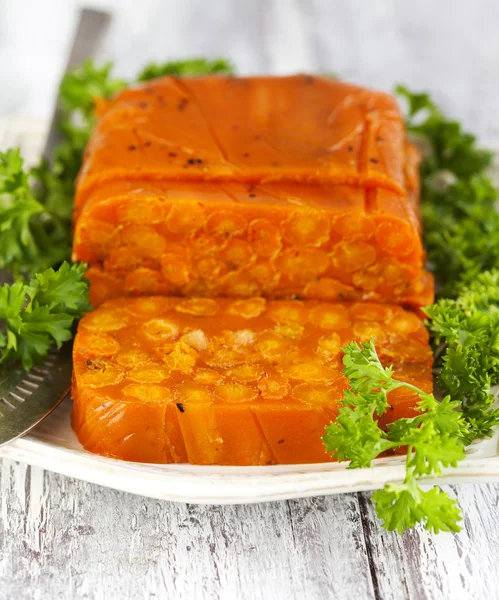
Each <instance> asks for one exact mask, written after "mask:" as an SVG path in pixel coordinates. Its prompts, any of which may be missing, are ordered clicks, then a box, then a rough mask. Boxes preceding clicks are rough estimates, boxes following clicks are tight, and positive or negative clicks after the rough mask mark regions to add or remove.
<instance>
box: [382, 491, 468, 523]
mask: <svg viewBox="0 0 499 600" xmlns="http://www.w3.org/2000/svg"><path fill="white" fill-rule="evenodd" d="M372 500H373V502H374V505H375V507H376V513H377V515H378V517H379V518H380V519H381V520H382V521H383V525H384V527H385V529H388V531H397V532H398V533H403V532H404V531H405V530H406V529H410V528H411V527H414V526H415V525H416V524H418V523H421V524H423V526H424V527H425V528H426V529H428V530H429V531H431V532H433V533H438V532H439V531H448V532H451V533H457V532H459V531H460V530H461V527H460V526H459V521H460V520H461V514H460V511H459V507H458V505H457V502H456V501H455V500H453V499H452V498H449V496H448V495H447V494H446V493H444V492H443V491H441V490H439V489H438V488H437V487H433V488H431V489H430V490H428V491H426V492H425V491H423V490H422V489H421V488H420V487H418V486H416V485H415V484H414V481H411V482H410V483H408V484H407V483H403V484H400V485H387V486H386V487H385V489H383V490H377V491H375V492H374V493H373V495H372Z"/></svg>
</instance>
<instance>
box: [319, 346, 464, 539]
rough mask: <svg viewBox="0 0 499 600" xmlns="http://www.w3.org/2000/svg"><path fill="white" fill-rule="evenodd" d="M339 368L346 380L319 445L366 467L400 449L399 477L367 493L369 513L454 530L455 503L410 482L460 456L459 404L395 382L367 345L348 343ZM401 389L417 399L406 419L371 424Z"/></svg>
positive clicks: (388, 522)
mask: <svg viewBox="0 0 499 600" xmlns="http://www.w3.org/2000/svg"><path fill="white" fill-rule="evenodd" d="M343 351H344V356H343V364H344V370H343V372H344V373H345V375H346V376H347V377H348V379H349V381H350V390H348V391H347V392H346V393H345V396H344V398H343V402H342V405H341V406H340V409H339V412H338V417H337V419H336V421H335V422H334V423H331V424H330V425H329V426H328V427H326V434H325V435H324V438H323V441H324V444H325V446H326V450H327V451H328V452H331V453H332V454H333V456H335V457H336V458H338V460H350V465H349V468H350V469H353V468H358V467H369V466H370V465H371V462H372V461H373V460H374V459H375V458H376V457H377V456H379V455H380V454H381V453H383V452H386V451H388V450H398V449H404V448H407V458H406V463H405V469H406V473H405V479H404V481H403V483H401V484H398V485H387V486H386V487H385V489H383V490H378V491H376V492H374V494H373V501H374V504H375V506H376V512H377V514H378V516H379V518H380V519H382V520H383V521H384V526H385V527H386V528H387V529H389V530H397V531H399V532H402V531H404V530H405V529H407V528H409V527H413V526H414V525H415V524H416V523H420V522H421V523H423V524H424V526H425V527H426V528H427V529H429V530H430V531H434V532H435V533H437V532H438V531H459V525H458V521H459V520H460V519H461V517H460V513H459V509H458V507H457V505H456V502H455V501H454V500H452V499H451V498H449V496H447V495H446V494H445V493H444V492H441V491H440V490H438V488H432V489H430V490H429V491H424V490H422V489H421V488H420V487H419V486H418V484H417V479H418V478H419V477H422V476H427V475H439V474H440V473H441V472H442V468H443V467H455V466H457V463H458V461H460V460H462V459H463V458H464V440H465V439H466V436H467V435H468V429H469V428H468V423H467V422H466V420H465V419H464V417H463V415H462V414H461V413H460V412H458V411H457V410H456V409H457V408H458V407H459V404H460V403H459V402H458V401H453V400H451V398H450V397H449V396H446V397H445V398H444V399H443V400H442V401H441V402H438V401H437V400H436V399H435V397H434V396H433V394H427V393H426V392H424V391H423V390H421V389H419V388H418V387H416V386H414V385H412V384H410V383H407V382H404V381H399V380H397V379H395V378H394V376H393V369H392V368H391V367H383V365H382V364H381V361H380V360H379V358H378V355H377V353H376V348H375V346H374V342H373V341H371V342H369V343H366V342H364V343H362V344H361V345H360V346H359V345H357V344H356V343H355V342H352V343H350V344H348V345H347V346H346V347H345V348H343ZM398 388H406V389H409V390H411V391H412V392H414V393H415V394H417V395H418V396H419V402H418V404H417V406H416V410H417V411H418V412H420V413H421V414H420V415H417V416H415V417H412V418H404V419H399V420H398V421H395V422H394V423H392V424H390V425H389V426H388V428H387V430H386V431H385V430H383V429H382V428H381V427H379V425H378V420H377V419H378V417H380V416H381V415H382V414H383V413H385V411H386V410H387V409H388V407H389V404H388V400H387V396H388V394H389V393H390V392H392V391H394V390H396V389H398Z"/></svg>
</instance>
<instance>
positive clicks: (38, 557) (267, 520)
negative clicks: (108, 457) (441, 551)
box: [0, 460, 374, 600]
mask: <svg viewBox="0 0 499 600" xmlns="http://www.w3.org/2000/svg"><path fill="white" fill-rule="evenodd" d="M0 496H1V510H0V581H2V587H1V588H0V598H1V599H2V600H4V599H7V598H9V599H10V598H16V599H21V600H22V599H23V598H31V597H32V592H33V591H34V590H36V593H37V595H38V596H39V597H42V598H43V597H45V598H50V599H51V600H52V599H58V598H61V599H64V600H68V599H71V598H85V597H87V598H92V599H94V598H95V599H97V600H100V599H102V600H108V599H109V600H111V599H113V600H114V599H116V598H120V600H125V599H126V598H133V599H137V598H154V597H157V598H163V597H165V596H168V597H175V598H189V599H191V598H202V599H203V600H205V599H211V598H213V599H214V598H219V597H221V598H228V599H230V600H233V599H242V600H252V599H254V598H272V599H276V600H279V599H281V598H282V599H283V600H290V599H292V598H304V597H307V598H325V597H334V598H335V599H339V600H342V599H345V600H346V599H349V598H352V597H356V598H362V599H367V600H369V599H370V598H374V594H373V588H372V584H371V578H370V573H369V565H368V559H367V554H366V548H365V544H364V536H363V532H362V526H361V520H360V512H359V504H358V501H357V497H356V495H354V494H348V495H344V496H336V497H329V498H323V497H322V498H311V499H306V500H297V501H291V502H273V503H267V504H259V505H246V506H244V505H242V506H225V507H220V506H219V507H216V506H215V507H213V506H193V505H184V504H172V503H168V502H159V501H156V500H151V499H148V498H142V497H140V496H133V495H129V494H124V493H121V492H115V491H113V490H110V489H106V488H101V487H98V486H94V485H91V484H88V483H83V482H78V481H76V480H73V479H70V478H66V477H62V476H59V475H56V474H54V473H49V472H43V471H41V470H40V469H37V468H30V467H27V466H25V465H19V464H17V463H13V462H11V461H7V460H4V461H2V463H1V467H0ZM352 594H353V596H352Z"/></svg>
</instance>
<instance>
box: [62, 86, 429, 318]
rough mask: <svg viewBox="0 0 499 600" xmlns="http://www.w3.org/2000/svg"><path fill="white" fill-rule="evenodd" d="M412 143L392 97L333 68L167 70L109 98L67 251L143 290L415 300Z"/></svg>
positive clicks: (102, 274) (423, 276) (121, 291)
mask: <svg viewBox="0 0 499 600" xmlns="http://www.w3.org/2000/svg"><path fill="white" fill-rule="evenodd" d="M418 164H419V154H418V152H417V151H416V150H415V148H414V147H412V146H411V145H410V144H408V143H407V140H406V133H405V129H404V124H403V120H402V118H401V115H400V113H399V110H398V108H397V105H396V103H395V100H394V99H393V98H391V97H390V96H388V95H386V94H382V93H378V92H372V91H369V90H364V89H362V88H358V87H355V86H351V85H348V84H345V83H342V82H338V81H335V80H333V79H330V78H325V77H310V76H305V75H300V76H294V77H254V78H234V77H207V78H206V77H205V78H193V79H188V78H187V79H179V78H174V77H166V78H161V79H158V80H155V81H152V82H149V83H147V84H144V85H142V86H139V87H136V88H131V89H127V90H125V91H123V92H121V93H119V94H118V95H117V96H116V97H115V98H113V99H112V100H110V101H107V102H102V103H101V105H100V108H99V120H98V124H97V127H96V129H95V132H94V134H93V136H92V138H91V140H90V142H89V144H88V147H87V150H86V153H85V160H84V165H83V168H82V171H81V173H80V176H79V180H78V185H77V195H76V201H75V235H74V248H73V258H74V259H75V260H82V261H85V262H87V263H88V264H89V271H88V277H89V279H90V281H91V284H92V291H91V293H92V302H93V304H94V305H95V306H97V305H99V304H100V303H101V302H103V301H105V300H107V299H109V298H112V297H119V296H137V295H148V294H160V295H184V296H193V295H194V296H206V297H217V296H230V297H252V296H256V295H259V296H265V297H268V298H288V297H294V296H297V295H298V296H300V297H302V298H310V299H320V300H348V301H358V300H370V301H377V302H387V303H395V304H403V305H407V306H409V307H420V306H424V305H427V304H430V303H431V301H432V298H433V282H432V279H431V276H430V275H429V274H428V273H426V272H425V270H424V252H423V249H422V245H421V239H420V223H419V207H418V204H419V179H418Z"/></svg>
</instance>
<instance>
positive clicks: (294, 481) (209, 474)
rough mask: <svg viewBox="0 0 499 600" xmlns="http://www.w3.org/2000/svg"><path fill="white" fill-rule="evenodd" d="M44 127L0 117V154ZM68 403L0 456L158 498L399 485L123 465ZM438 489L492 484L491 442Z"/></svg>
mask: <svg viewBox="0 0 499 600" xmlns="http://www.w3.org/2000/svg"><path fill="white" fill-rule="evenodd" d="M46 130H47V125H46V123H43V122H39V121H32V120H26V119H1V118H0V148H2V147H4V148H5V147H8V146H21V148H22V150H23V154H24V156H25V157H26V159H27V160H28V161H32V160H35V159H36V158H37V156H38V154H39V151H40V148H41V146H42V144H43V139H44V136H45V134H46ZM70 412H71V401H70V400H69V399H66V400H65V401H64V402H63V403H62V404H61V406H59V407H58V408H57V409H56V410H55V411H54V413H52V415H50V416H49V417H48V418H47V419H45V421H43V422H42V423H41V424H40V425H39V426H38V427H37V428H36V429H34V430H33V431H32V432H31V433H30V434H29V435H27V436H26V437H24V438H22V439H19V440H16V441H15V442H13V443H11V444H8V445H7V446H4V447H3V448H2V449H1V450H0V456H3V457H5V458H10V459H13V460H18V461H21V462H26V463H28V464H31V465H34V466H37V467H42V468H44V469H49V470H51V471H55V472H57V473H61V474H63V475H68V476H70V477H76V478H78V479H82V480H85V481H89V482H91V483H97V484H99V485H104V486H107V487H112V488H115V489H118V490H123V491H126V492H131V493H134V494H140V495H143V496H150V497H152V498H159V499H164V500H173V501H178V502H191V503H203V504H232V503H245V502H248V503H249V502H262V501H268V500H282V499H288V498H300V497H305V496H316V495H322V494H339V493H343V492H352V491H362V490H371V489H376V488H380V487H383V486H384V485H385V484H386V483H395V482H400V481H401V480H402V479H403V476H404V461H403V459H402V458H400V457H393V458H385V459H379V460H377V461H375V464H374V466H373V467H372V468H370V469H352V470H349V469H347V468H346V466H345V465H344V464H341V465H340V464H337V463H333V464H318V465H284V466H271V467H217V466H207V467H201V466H193V465H149V464H139V463H128V462H124V461H119V460H114V459H110V458H104V457H101V456H97V455H94V454H90V453H89V452H86V451H85V450H84V449H83V448H82V447H81V445H80V444H79V442H78V440H77V439H76V436H75V434H74V433H73V431H72V429H71V425H70ZM434 481H435V482H438V483H464V482H474V483H479V482H482V483H484V482H491V481H499V436H498V435H496V436H494V438H491V439H490V440H485V441H482V442H479V443H477V444H474V445H473V446H472V447H471V448H469V449H468V452H467V457H466V459H465V460H464V461H462V463H461V464H460V465H459V467H458V468H457V469H450V470H448V471H446V472H444V473H443V475H442V476H441V477H440V478H439V479H438V480H437V479H432V480H428V483H430V482H434Z"/></svg>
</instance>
